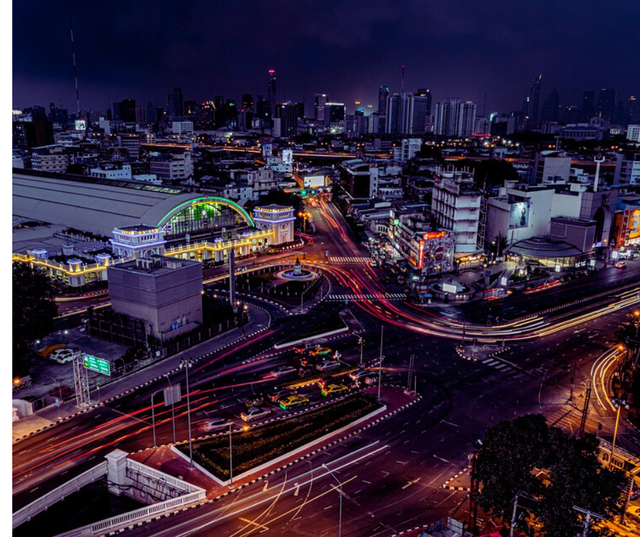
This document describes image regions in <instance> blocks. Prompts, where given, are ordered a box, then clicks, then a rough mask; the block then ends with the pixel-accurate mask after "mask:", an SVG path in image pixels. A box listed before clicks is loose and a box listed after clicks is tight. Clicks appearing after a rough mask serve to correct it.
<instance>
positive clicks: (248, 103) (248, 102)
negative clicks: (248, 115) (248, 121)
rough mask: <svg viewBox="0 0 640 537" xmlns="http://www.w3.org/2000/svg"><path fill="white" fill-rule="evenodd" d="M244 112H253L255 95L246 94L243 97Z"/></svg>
mask: <svg viewBox="0 0 640 537" xmlns="http://www.w3.org/2000/svg"><path fill="white" fill-rule="evenodd" d="M242 110H244V111H245V112H253V95H251V94H250V93H245V94H244V95H243V96H242Z"/></svg>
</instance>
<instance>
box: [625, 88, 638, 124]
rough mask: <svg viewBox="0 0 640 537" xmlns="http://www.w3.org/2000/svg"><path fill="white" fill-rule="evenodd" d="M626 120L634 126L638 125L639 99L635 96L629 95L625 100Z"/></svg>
mask: <svg viewBox="0 0 640 537" xmlns="http://www.w3.org/2000/svg"><path fill="white" fill-rule="evenodd" d="M627 119H628V120H629V123H632V124H634V125H637V124H638V123H640V99H638V97H636V96H635V95H630V96H629V99H628V100H627Z"/></svg>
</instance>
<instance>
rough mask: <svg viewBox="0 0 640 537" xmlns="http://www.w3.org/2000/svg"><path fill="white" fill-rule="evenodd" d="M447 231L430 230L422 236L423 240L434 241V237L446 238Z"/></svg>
mask: <svg viewBox="0 0 640 537" xmlns="http://www.w3.org/2000/svg"><path fill="white" fill-rule="evenodd" d="M445 235H446V231H430V232H429V233H425V234H424V235H423V236H422V240H425V241H432V240H434V239H444V237H445Z"/></svg>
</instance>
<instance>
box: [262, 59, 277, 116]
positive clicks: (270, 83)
mask: <svg viewBox="0 0 640 537" xmlns="http://www.w3.org/2000/svg"><path fill="white" fill-rule="evenodd" d="M276 99H277V97H276V71H275V69H269V76H268V77H267V103H266V105H265V107H266V110H265V112H268V118H270V117H271V116H272V115H273V110H274V108H275V106H276V104H278V101H277V100H276Z"/></svg>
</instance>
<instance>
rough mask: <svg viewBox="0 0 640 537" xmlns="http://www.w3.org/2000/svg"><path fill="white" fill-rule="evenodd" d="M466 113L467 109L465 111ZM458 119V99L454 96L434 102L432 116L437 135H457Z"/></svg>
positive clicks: (434, 130)
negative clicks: (453, 97)
mask: <svg viewBox="0 0 640 537" xmlns="http://www.w3.org/2000/svg"><path fill="white" fill-rule="evenodd" d="M468 113H469V111H467V114H468ZM459 120H460V99H458V98H455V99H449V100H448V101H442V102H440V103H436V105H435V108H434V118H433V122H434V123H433V132H434V134H436V135H437V136H457V135H458V121H459ZM474 120H475V117H474Z"/></svg>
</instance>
